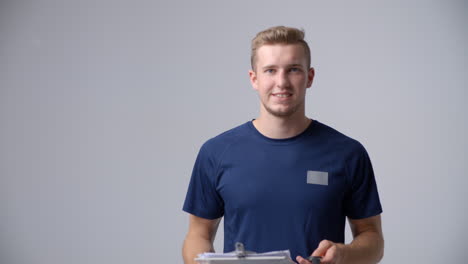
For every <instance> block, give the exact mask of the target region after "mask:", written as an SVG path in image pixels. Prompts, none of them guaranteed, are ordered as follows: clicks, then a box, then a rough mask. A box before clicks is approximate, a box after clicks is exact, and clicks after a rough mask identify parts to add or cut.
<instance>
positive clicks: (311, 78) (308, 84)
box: [306, 67, 315, 88]
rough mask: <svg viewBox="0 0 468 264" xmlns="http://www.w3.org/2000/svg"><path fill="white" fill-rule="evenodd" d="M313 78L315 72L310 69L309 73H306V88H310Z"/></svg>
mask: <svg viewBox="0 0 468 264" xmlns="http://www.w3.org/2000/svg"><path fill="white" fill-rule="evenodd" d="M314 76H315V70H314V68H312V67H311V68H310V69H309V71H308V72H307V86H306V87H307V88H309V87H310V86H312V82H313V81H314Z"/></svg>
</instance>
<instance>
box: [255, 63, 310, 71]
mask: <svg viewBox="0 0 468 264" xmlns="http://www.w3.org/2000/svg"><path fill="white" fill-rule="evenodd" d="M277 67H278V66H277V65H275V64H270V65H266V66H263V67H262V69H263V70H265V69H270V68H277ZM286 67H287V68H289V67H301V68H302V65H301V64H299V63H294V64H288V65H286Z"/></svg>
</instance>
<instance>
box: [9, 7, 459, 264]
mask: <svg viewBox="0 0 468 264" xmlns="http://www.w3.org/2000/svg"><path fill="white" fill-rule="evenodd" d="M467 6H468V5H467V3H466V1H442V0H441V1H385V2H378V1H341V2H340V3H337V2H332V1H289V2H285V1H203V0H200V1H186V2H178V1H164V2H163V1H111V0H101V1H91V0H87V1H47V0H37V1H2V2H1V4H0V88H1V90H0V124H1V130H0V263H2V264H3V263H6V264H16V263H18V264H19V263H27V264H30V263H31V264H33V263H34V264H46V263H47V264H50V263H53V264H55V263H67V264H74V263H80V264H81V263H92V264H94V263H114V264H118V263H140V264H144V263H148V264H149V263H182V258H181V254H180V252H181V246H182V241H183V239H184V236H185V233H186V231H187V224H188V218H187V215H186V214H185V213H183V212H182V211H181V207H182V204H183V200H184V198H185V192H186V189H187V185H188V181H189V178H190V173H191V170H192V166H193V162H194V160H195V157H196V154H197V152H198V149H199V147H200V146H201V144H202V143H203V142H204V141H206V140H207V139H209V138H210V137H212V136H215V135H217V134H219V133H221V132H222V131H225V130H227V129H230V128H232V127H234V126H237V125H239V124H241V123H244V122H246V121H248V120H250V119H252V118H255V117H256V116H257V113H258V97H257V95H256V94H255V92H254V90H253V89H252V88H251V86H250V84H249V81H248V74H247V71H248V70H249V52H250V50H249V49H250V46H249V45H250V43H249V42H250V40H251V38H252V37H253V36H254V35H255V33H256V32H258V31H260V30H262V29H264V28H266V27H269V26H274V25H289V26H296V27H302V28H304V29H305V30H306V38H307V40H308V41H309V43H310V46H311V50H312V64H313V66H314V67H315V69H316V79H315V82H314V84H313V86H312V88H311V89H310V90H309V91H308V95H307V105H308V107H307V109H306V112H307V115H308V116H309V117H312V118H315V119H317V120H319V121H321V122H323V123H326V124H328V125H330V126H333V127H334V128H336V129H338V130H340V131H342V132H343V133H345V134H347V135H349V136H351V137H353V138H355V139H357V140H359V141H361V142H362V143H363V144H364V145H365V146H366V148H367V150H368V152H369V154H370V156H371V159H372V161H373V165H374V169H375V173H376V178H377V182H378V185H379V191H380V195H381V199H382V203H383V207H384V213H383V224H384V232H385V240H386V255H385V258H384V260H383V261H382V263H449V262H451V263H463V262H465V259H466V258H467V257H468V255H467V253H466V245H465V238H466V237H467V235H468V231H467V227H466V223H467V222H468V216H467V214H468V213H467V212H468V206H467V202H468V201H467V199H466V197H467V196H466V187H467V183H468V180H467V169H468V167H467V164H468V162H467V158H466V157H467V149H468V140H467V138H466V135H467V134H468V122H467V117H466V113H467V110H468V109H467V106H466V104H464V101H466V99H467V91H466V88H467V79H468V78H467V76H468V75H467V62H468V55H467V49H466V47H467V46H468V35H467V28H468V27H467V26H468V23H467V22H468V21H467V20H468V19H467V15H466V14H467V13H468V12H467V11H468V8H467ZM347 232H348V234H349V231H347ZM222 237H223V232H222V228H221V230H220V232H219V233H218V237H217V240H216V248H217V249H218V250H219V249H221V248H222ZM347 240H348V241H349V236H348V238H347Z"/></svg>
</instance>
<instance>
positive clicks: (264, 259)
mask: <svg viewBox="0 0 468 264" xmlns="http://www.w3.org/2000/svg"><path fill="white" fill-rule="evenodd" d="M195 261H197V262H198V263H199V264H295V262H294V261H292V260H291V254H290V252H289V250H283V251H273V252H266V253H258V254H257V253H249V254H247V255H246V256H245V257H243V258H239V257H237V256H236V254H235V253H232V252H231V253H203V254H199V255H198V258H196V259H195Z"/></svg>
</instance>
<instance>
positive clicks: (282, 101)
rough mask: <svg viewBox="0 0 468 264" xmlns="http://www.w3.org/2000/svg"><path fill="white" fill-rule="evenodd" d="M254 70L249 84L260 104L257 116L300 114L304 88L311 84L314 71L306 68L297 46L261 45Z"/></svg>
mask: <svg viewBox="0 0 468 264" xmlns="http://www.w3.org/2000/svg"><path fill="white" fill-rule="evenodd" d="M255 64H256V67H255V69H256V70H255V71H249V75H250V81H251V83H252V86H253V88H254V89H255V90H257V92H258V95H259V97H260V101H261V106H260V107H261V110H260V111H261V113H262V114H270V115H274V116H277V117H289V116H292V115H293V114H295V113H298V114H303V113H304V109H305V107H304V103H305V93H306V89H307V88H309V87H310V86H311V85H312V81H313V79H314V69H313V68H310V69H309V68H308V67H307V59H306V57H305V52H304V48H303V47H302V46H301V45H300V44H286V45H285V44H274V45H264V46H261V47H260V48H259V49H257V60H256V62H255Z"/></svg>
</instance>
